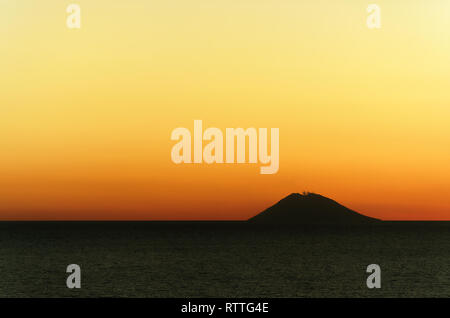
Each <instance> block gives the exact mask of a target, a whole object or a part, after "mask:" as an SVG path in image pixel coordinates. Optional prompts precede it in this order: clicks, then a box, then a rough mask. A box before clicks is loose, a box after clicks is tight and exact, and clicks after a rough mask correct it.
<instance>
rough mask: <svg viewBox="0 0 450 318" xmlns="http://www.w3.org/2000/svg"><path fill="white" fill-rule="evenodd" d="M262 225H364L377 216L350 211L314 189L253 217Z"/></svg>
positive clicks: (292, 194)
mask: <svg viewBox="0 0 450 318" xmlns="http://www.w3.org/2000/svg"><path fill="white" fill-rule="evenodd" d="M249 221H250V222H253V223H262V224H290V225H295V224H303V225H308V224H341V225H344V224H360V223H368V222H373V221H379V220H377V219H374V218H371V217H368V216H365V215H362V214H360V213H358V212H355V211H353V210H350V209H349V208H346V207H345V206H343V205H341V204H339V203H337V202H336V201H334V200H332V199H329V198H327V197H324V196H322V195H320V194H316V193H312V192H303V193H302V194H300V193H291V194H289V195H288V196H286V197H285V198H283V199H281V200H280V201H279V202H278V203H276V204H274V205H273V206H271V207H269V208H268V209H266V210H264V211H263V212H261V213H259V214H258V215H256V216H254V217H252V218H251V219H249Z"/></svg>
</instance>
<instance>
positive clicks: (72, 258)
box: [0, 222, 450, 298]
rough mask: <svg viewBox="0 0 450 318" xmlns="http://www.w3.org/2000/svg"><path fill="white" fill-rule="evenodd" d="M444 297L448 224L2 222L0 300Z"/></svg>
mask: <svg viewBox="0 0 450 318" xmlns="http://www.w3.org/2000/svg"><path fill="white" fill-rule="evenodd" d="M70 264H77V265H79V266H80V270H81V288H73V289H70V288H68V287H67V285H66V280H67V278H68V276H69V275H70V273H67V266H68V265H70ZM371 264H376V265H378V266H379V269H380V272H379V279H380V288H368V285H367V279H368V277H369V276H370V275H371V273H370V272H367V268H368V266H369V265H371ZM449 296H450V222H382V223H381V224H374V225H362V226H314V227H308V226H301V227H295V226H292V227H288V226H283V227H275V226H272V227H270V226H264V227H263V226H257V225H251V224H248V223H246V222H0V297H52V298H53V297H152V298H155V297H156V298H167V297H169V298H170V297H177V298H178V297H182V298H184V297H227V298H230V297H252V298H253V297H276V298H277V297H280V298H281V297H289V298H291V297H319V298H322V297H338V298H341V297H364V298H366V297H449Z"/></svg>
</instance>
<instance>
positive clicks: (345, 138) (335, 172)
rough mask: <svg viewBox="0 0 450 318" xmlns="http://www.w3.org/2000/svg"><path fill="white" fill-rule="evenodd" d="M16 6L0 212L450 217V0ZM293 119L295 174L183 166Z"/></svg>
mask: <svg viewBox="0 0 450 318" xmlns="http://www.w3.org/2000/svg"><path fill="white" fill-rule="evenodd" d="M372 2H374V1H371V2H368V1H361V0H357V1H344V0H314V1H313V0H309V1H293V0H239V1H237V0H227V1H225V0H192V1H182V0H165V1H162V0H158V1H140V0H128V1H124V0H108V1H106V0H96V1H87V0H78V1H77V2H76V3H78V4H79V5H80V7H81V29H68V28H67V27H66V18H67V16H68V14H67V13H66V7H67V6H68V5H69V4H70V3H72V2H71V1H32V0H23V1H15V0H0V70H1V71H0V137H1V138H0V220H175V219H181V220H199V219H202V220H243V219H247V218H249V217H251V216H253V215H255V214H257V213H259V212H260V211H262V210H263V209H265V208H267V207H268V206H270V205H272V204H274V203H276V202H277V201H278V200H280V199H281V198H283V197H284V196H286V195H288V194H290V193H292V192H302V191H311V192H315V193H320V194H322V195H324V196H327V197H330V198H332V199H334V200H336V201H338V202H339V203H341V204H344V205H346V206H347V207H349V208H351V209H353V210H356V211H358V212H361V213H363V214H365V215H369V216H373V217H377V218H381V219H385V220H450V165H449V160H450V147H449V146H450V125H449V121H450V89H449V83H450V2H449V1H447V0H427V1H425V0H417V1H406V0H405V1H384V0H377V1H376V2H375V3H377V4H378V5H379V6H380V8H381V23H382V26H381V28H380V29H369V28H368V27H367V26H366V19H367V16H368V13H367V11H366V8H367V6H368V4H370V3H372ZM194 120H202V121H203V126H204V127H205V128H207V127H217V128H220V129H222V131H225V129H226V128H228V127H242V128H249V127H256V128H269V129H270V128H279V132H280V137H279V138H280V142H279V144H280V146H279V149H280V150H279V151H280V158H279V162H280V167H279V171H278V173H276V174H271V175H263V174H260V173H259V168H260V165H259V164H257V165H255V164H206V163H203V164H179V165H177V164H174V163H173V162H172V160H171V149H172V147H173V146H174V144H175V142H174V141H172V140H171V139H170V136H171V132H172V130H173V129H175V128H177V127H186V128H188V129H190V130H191V131H193V124H194Z"/></svg>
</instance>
